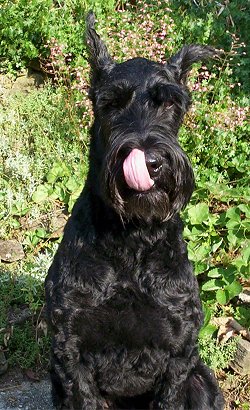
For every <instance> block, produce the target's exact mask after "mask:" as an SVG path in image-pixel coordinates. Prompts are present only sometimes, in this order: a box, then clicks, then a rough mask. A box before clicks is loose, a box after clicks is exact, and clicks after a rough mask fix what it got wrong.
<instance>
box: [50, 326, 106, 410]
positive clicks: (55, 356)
mask: <svg viewBox="0 0 250 410" xmlns="http://www.w3.org/2000/svg"><path fill="white" fill-rule="evenodd" d="M63 339H64V337H63V334H60V333H57V334H55V337H54V340H53V345H52V355H51V371H50V373H51V382H52V398H53V404H54V406H55V407H56V408H57V409H60V410H103V409H107V403H106V401H105V399H104V398H103V397H102V396H101V394H100V392H99V390H98V388H97V386H96V383H95V380H94V369H93V368H91V366H89V365H86V364H84V363H83V362H82V361H81V358H80V352H79V349H78V347H77V343H76V342H75V341H74V340H73V338H72V339H70V340H68V341H67V342H66V341H65V342H64V341H62V340H63Z"/></svg>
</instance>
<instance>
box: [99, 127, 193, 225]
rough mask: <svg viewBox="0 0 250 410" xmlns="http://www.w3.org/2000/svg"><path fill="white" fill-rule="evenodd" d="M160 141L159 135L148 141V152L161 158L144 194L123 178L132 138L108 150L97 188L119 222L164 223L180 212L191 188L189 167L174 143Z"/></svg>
mask: <svg viewBox="0 0 250 410" xmlns="http://www.w3.org/2000/svg"><path fill="white" fill-rule="evenodd" d="M155 134H156V133H155ZM160 137H161V138H160ZM163 140H164V139H163V137H162V135H161V136H158V138H155V140H153V139H152V141H149V144H148V146H149V148H148V150H149V152H156V153H157V154H158V155H159V156H160V157H161V158H162V169H161V172H160V174H159V175H158V176H157V177H156V178H154V185H153V186H152V187H151V188H150V189H148V190H145V191H139V190H136V189H131V188H130V187H129V186H128V184H127V183H126V178H125V177H124V170H123V163H124V161H125V159H126V158H127V156H128V154H129V152H131V149H133V148H134V146H133V139H132V138H131V142H130V143H129V142H128V138H127V140H126V142H125V143H124V144H122V145H119V144H117V145H116V144H114V145H113V146H112V148H111V149H109V155H107V156H106V160H105V161H104V163H103V172H102V173H101V174H102V177H101V185H102V187H101V189H102V193H103V198H104V200H105V202H106V203H108V205H109V206H110V207H112V208H113V209H114V210H115V211H116V212H117V213H118V214H119V215H120V216H121V218H122V219H128V220H129V219H133V218H137V219H140V220H144V221H146V222H150V221H153V220H158V221H165V220H167V219H169V218H171V217H172V216H173V215H174V214H175V213H177V212H179V211H180V210H181V209H183V208H184V207H185V205H186V204H187V202H188V201H189V199H190V197H191V194H192V192H193V187H194V178H193V171H192V167H191V164H190V162H189V160H188V158H187V157H186V155H185V153H184V152H183V151H182V149H181V148H180V146H179V145H178V144H177V143H174V144H172V145H171V144H170V142H169V141H167V142H166V141H164V142H162V141H163ZM165 140H166V137H165ZM118 142H119V139H118ZM145 150H146V151H147V147H146V148H145Z"/></svg>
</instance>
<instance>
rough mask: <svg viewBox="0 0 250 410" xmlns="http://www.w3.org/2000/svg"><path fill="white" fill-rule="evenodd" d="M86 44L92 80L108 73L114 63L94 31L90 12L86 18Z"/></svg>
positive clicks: (93, 16) (93, 22) (92, 15)
mask: <svg viewBox="0 0 250 410" xmlns="http://www.w3.org/2000/svg"><path fill="white" fill-rule="evenodd" d="M86 42H87V47H88V51H89V63H90V66H91V69H92V74H93V76H94V79H96V77H98V76H99V75H100V74H101V72H102V71H109V70H110V68H111V66H113V65H114V61H113V60H112V58H111V57H110V55H109V53H108V50H107V47H106V45H105V44H104V42H103V41H102V40H101V38H100V36H99V35H98V34H97V32H96V31H95V14H94V13H93V11H90V12H89V13H88V15H87V17H86Z"/></svg>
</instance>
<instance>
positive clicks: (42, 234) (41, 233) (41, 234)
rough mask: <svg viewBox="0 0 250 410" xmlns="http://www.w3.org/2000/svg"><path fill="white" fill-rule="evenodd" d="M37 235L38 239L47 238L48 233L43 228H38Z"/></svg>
mask: <svg viewBox="0 0 250 410" xmlns="http://www.w3.org/2000/svg"><path fill="white" fill-rule="evenodd" d="M35 235H36V236H37V237H38V238H42V239H43V238H46V236H47V233H46V231H45V229H43V228H37V229H36V230H35Z"/></svg>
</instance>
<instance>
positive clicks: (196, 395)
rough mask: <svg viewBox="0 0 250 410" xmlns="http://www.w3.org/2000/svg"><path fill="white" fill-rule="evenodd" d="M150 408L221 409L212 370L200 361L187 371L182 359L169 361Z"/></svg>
mask: <svg viewBox="0 0 250 410" xmlns="http://www.w3.org/2000/svg"><path fill="white" fill-rule="evenodd" d="M189 364H190V363H189ZM188 368H189V370H187V369H188ZM152 408H153V409H154V410H156V409H164V410H177V409H178V410H223V408H224V400H223V396H222V393H221V391H220V389H219V386H218V384H217V381H216V379H215V377H214V375H213V373H212V371H211V370H210V369H209V368H208V367H207V366H205V365H204V364H203V363H202V362H201V361H200V360H198V362H197V364H196V365H195V366H194V367H193V366H192V367H191V368H190V366H188V364H187V362H185V360H184V361H183V360H181V359H178V360H174V359H171V361H170V366H169V369H168V373H167V374H165V375H164V376H163V377H162V378H161V379H160V380H159V383H158V388H157V392H156V396H155V400H154V402H153V406H152Z"/></svg>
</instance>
